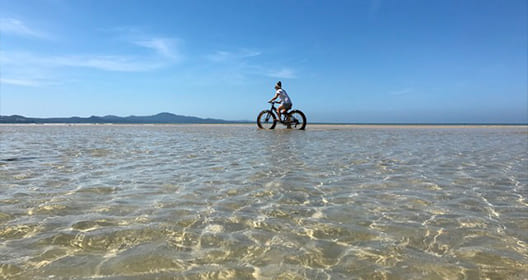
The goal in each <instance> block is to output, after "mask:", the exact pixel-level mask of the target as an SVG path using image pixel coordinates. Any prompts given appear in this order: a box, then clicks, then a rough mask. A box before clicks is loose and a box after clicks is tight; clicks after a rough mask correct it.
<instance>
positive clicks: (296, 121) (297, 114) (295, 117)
mask: <svg viewBox="0 0 528 280" xmlns="http://www.w3.org/2000/svg"><path fill="white" fill-rule="evenodd" d="M288 127H289V128H290V127H291V128H293V129H299V130H303V129H304V128H305V127H306V116H305V115H304V113H303V112H301V111H299V110H293V111H291V112H290V123H289V126H288Z"/></svg>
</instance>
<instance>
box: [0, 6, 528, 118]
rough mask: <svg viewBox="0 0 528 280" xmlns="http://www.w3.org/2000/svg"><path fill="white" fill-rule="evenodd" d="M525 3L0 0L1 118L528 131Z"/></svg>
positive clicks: (527, 59)
mask: <svg viewBox="0 0 528 280" xmlns="http://www.w3.org/2000/svg"><path fill="white" fill-rule="evenodd" d="M527 5H528V4H527V1H526V0H507V1H499V0H494V1H491V0H478V1H470V0H465V1H460V0H456V1H454V0H453V1H451V0H446V1H418V0H412V1H410V0H401V1H392V0H391V1H389V0H364V1H359V0H358V1H310V0H306V1H288V0H285V1H270V0H266V1H256V0H255V1H252V0H250V1H242V0H240V1H231V0H225V1H176V0H174V1H161V0H155V1H133V0H123V1H120V0H112V1H103V0H98V1H84V0H77V1H66V0H38V1H29V0H20V1H10V0H0V114H1V115H12V114H20V115H25V116H33V117H49V116H64V117H65V116H90V115H107V114H114V115H120V116H128V115H151V114H156V113H159V112H172V113H175V114H181V115H192V116H198V117H212V118H222V119H229V120H253V119H255V118H256V115H257V113H258V112H259V111H260V110H262V109H265V108H267V107H268V105H267V103H266V101H267V100H269V99H270V98H271V97H272V96H273V85H274V84H275V82H276V81H278V80H281V81H282V82H283V86H284V88H285V89H286V90H287V91H288V93H289V94H290V96H291V98H292V99H293V103H294V107H296V108H299V109H302V110H303V111H304V112H305V113H306V114H307V116H308V118H309V121H314V122H368V123H376V122H404V123H405V122H433V123H434V122H477V123H478V122H484V123H489V122H499V123H504V122H507V123H508V122H523V123H526V122H528V73H527V68H528V66H527V65H528V57H527V48H528V43H527V41H528V38H527V37H528V15H527V13H528V12H527V11H528V6H527Z"/></svg>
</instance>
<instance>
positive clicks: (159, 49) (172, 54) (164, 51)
mask: <svg viewBox="0 0 528 280" xmlns="http://www.w3.org/2000/svg"><path fill="white" fill-rule="evenodd" d="M179 42H180V41H179V40H177V39H171V38H152V39H144V40H137V41H134V42H133V43H134V44H136V45H138V46H141V47H145V48H149V49H152V50H154V51H155V52H156V53H157V54H159V55H161V56H163V57H166V58H170V59H172V60H176V61H179V60H181V59H182V55H181V54H180V53H179V52H178V50H177V45H178V44H179Z"/></svg>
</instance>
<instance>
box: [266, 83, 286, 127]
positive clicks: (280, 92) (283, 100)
mask: <svg viewBox="0 0 528 280" xmlns="http://www.w3.org/2000/svg"><path fill="white" fill-rule="evenodd" d="M275 90H276V92H275V96H274V97H273V98H272V99H270V101H268V102H270V103H271V102H273V101H274V100H275V99H277V98H279V97H280V100H281V105H280V106H279V107H278V108H277V114H279V120H281V112H282V113H286V112H287V111H288V110H290V109H291V108H292V102H291V99H290V97H289V96H288V94H287V93H286V91H285V90H284V89H283V88H282V83H281V81H278V82H277V84H276V85H275Z"/></svg>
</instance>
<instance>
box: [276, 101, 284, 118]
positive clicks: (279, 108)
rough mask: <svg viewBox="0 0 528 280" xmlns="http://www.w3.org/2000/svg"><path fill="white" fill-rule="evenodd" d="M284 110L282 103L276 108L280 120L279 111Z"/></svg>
mask: <svg viewBox="0 0 528 280" xmlns="http://www.w3.org/2000/svg"><path fill="white" fill-rule="evenodd" d="M283 110H284V104H281V105H280V106H279V107H278V108H277V114H279V120H282V119H281V113H282V112H283Z"/></svg>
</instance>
